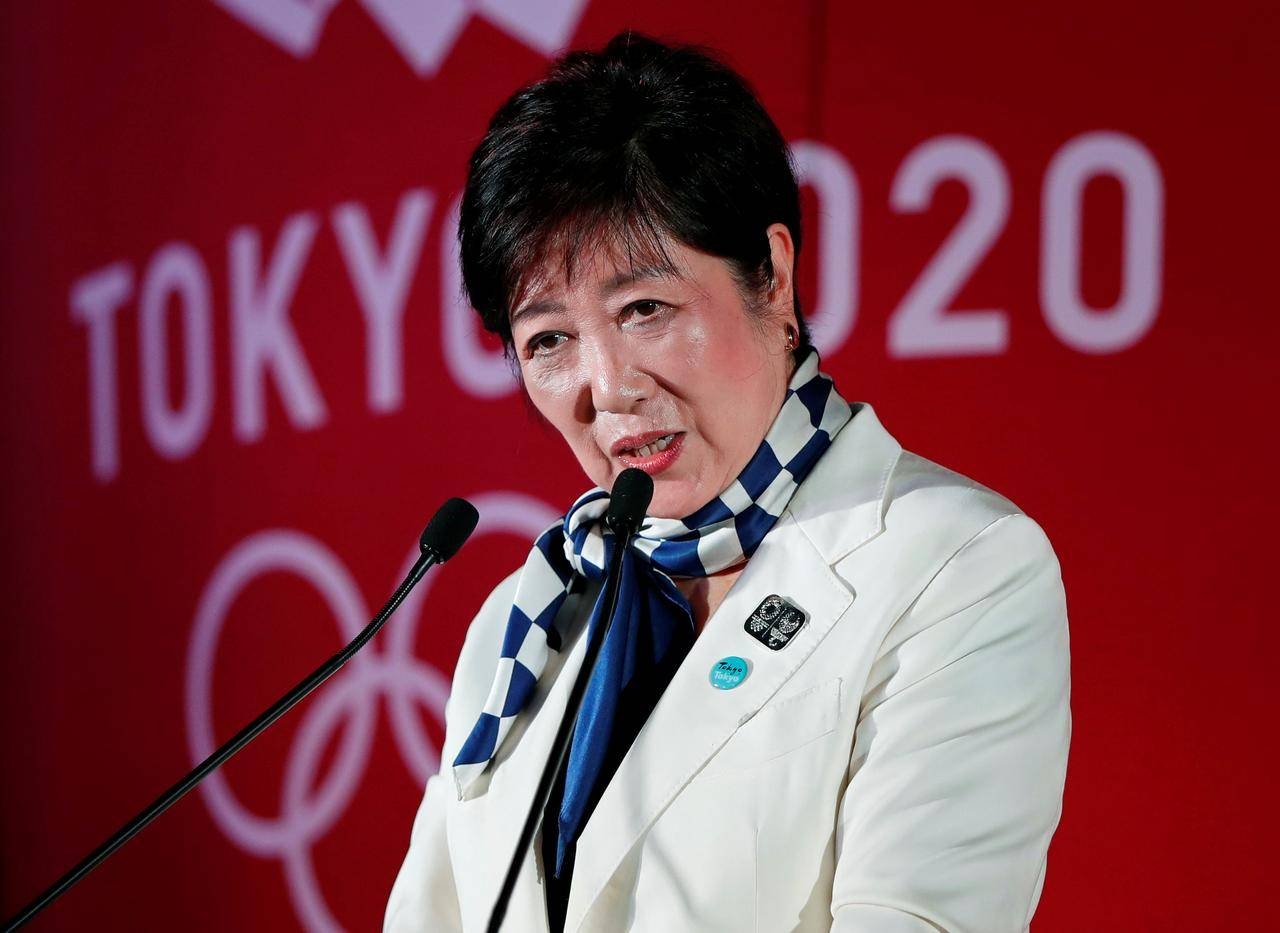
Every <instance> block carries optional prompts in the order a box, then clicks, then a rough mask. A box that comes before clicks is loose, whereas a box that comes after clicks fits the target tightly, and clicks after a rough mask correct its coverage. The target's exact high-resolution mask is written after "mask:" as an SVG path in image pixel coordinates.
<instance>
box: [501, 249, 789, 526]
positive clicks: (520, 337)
mask: <svg viewBox="0 0 1280 933" xmlns="http://www.w3.org/2000/svg"><path fill="white" fill-rule="evenodd" d="M768 234H769V239H770V245H771V250H772V253H773V260H774V283H773V285H772V287H771V291H770V293H769V295H768V296H766V301H767V305H768V307H767V309H765V311H764V313H763V314H760V313H753V312H748V310H747V307H746V304H745V302H744V300H743V297H742V294H741V292H740V290H739V288H738V285H737V283H736V282H735V280H734V278H733V276H732V274H731V272H730V269H729V266H728V265H727V264H726V263H725V261H724V260H722V259H719V258H717V257H714V256H709V255H707V254H705V253H701V252H698V251H697V250H694V249H691V248H689V247H687V246H685V245H683V244H681V243H678V242H676V241H674V240H667V241H665V247H666V250H667V253H668V255H669V256H670V258H671V259H672V264H673V265H674V266H675V268H676V271H675V272H674V273H672V272H669V271H666V270H658V269H652V268H641V267H634V268H633V267H632V265H631V264H630V263H629V262H627V261H626V259H624V258H621V257H618V256H616V255H611V254H610V251H606V250H600V251H598V252H597V254H596V255H594V256H591V257H586V258H585V259H584V261H582V262H579V263H578V264H577V265H576V266H575V269H574V273H575V274H574V277H573V280H572V281H568V282H566V281H565V276H564V274H563V272H562V271H561V270H560V269H559V268H558V267H557V268H554V269H547V270H543V272H544V274H543V275H542V276H541V277H539V278H536V279H535V284H534V285H533V286H531V287H530V288H528V289H527V290H526V292H527V293H525V294H521V295H519V296H518V298H517V301H516V302H515V303H514V310H513V312H512V315H511V325H512V326H511V330H512V337H513V340H514V343H515V349H516V353H517V355H518V357H519V360H520V369H521V372H522V374H523V376H524V384H525V388H526V389H527V391H528V393H529V397H530V399H531V400H532V401H533V404H534V405H535V406H536V407H537V409H538V411H539V412H541V413H542V415H543V416H544V417H545V418H546V419H547V420H548V421H550V422H551V423H552V424H553V425H555V427H556V429H557V430H558V431H559V432H560V434H561V435H562V436H563V437H564V439H565V441H566V442H567V443H568V444H569V447H570V448H571V449H572V450H573V453H574V455H575V456H576V457H577V458H578V462H579V463H580V464H581V465H582V469H583V471H584V472H585V473H586V474H587V476H588V477H590V479H591V481H592V482H594V483H595V484H596V485H598V486H601V487H603V488H604V489H610V488H612V486H613V481H614V480H615V479H616V478H617V476H618V474H619V473H621V472H622V471H623V470H625V469H627V468H628V467H637V468H639V469H641V470H644V471H645V472H646V473H648V474H650V475H651V476H652V477H653V483H654V492H653V502H652V504H651V506H650V508H649V514H650V515H653V516H655V517H659V518H682V517H684V516H686V515H689V514H690V513H692V512H694V511H696V510H697V509H698V508H700V507H701V506H703V505H705V504H706V503H707V502H709V501H711V499H713V498H714V497H715V496H717V495H718V494H719V493H720V492H722V491H723V490H724V489H725V488H726V487H727V486H728V485H729V484H730V483H731V482H732V481H733V480H734V479H735V478H736V477H737V475H738V474H739V473H740V472H741V471H742V469H743V467H745V466H746V464H747V461H748V460H750V459H751V456H752V454H754V453H755V450H756V448H757V447H758V446H759V444H760V441H761V440H762V439H763V438H764V435H765V432H766V431H767V430H768V427H769V425H770V424H771V423H772V421H773V419H774V416H775V415H776V414H777V412H778V409H779V408H780V407H781V405H782V401H783V398H784V397H785V395H786V388H787V382H788V379H789V378H790V372H791V369H790V366H791V354H790V353H789V352H788V350H787V349H786V332H785V330H784V326H785V325H786V324H788V323H790V324H792V326H794V321H795V318H794V316H793V313H792V310H791V304H792V302H791V289H792V284H791V283H792V260H793V258H794V248H793V245H792V241H791V237H790V234H789V233H788V231H787V229H786V227H785V226H783V225H782V224H774V225H773V226H772V227H770V228H769V231H768Z"/></svg>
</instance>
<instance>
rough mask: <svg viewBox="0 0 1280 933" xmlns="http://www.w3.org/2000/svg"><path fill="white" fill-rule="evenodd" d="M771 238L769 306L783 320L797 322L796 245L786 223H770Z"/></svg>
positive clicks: (767, 232)
mask: <svg viewBox="0 0 1280 933" xmlns="http://www.w3.org/2000/svg"><path fill="white" fill-rule="evenodd" d="M765 236H766V237H768V238H769V258H770V262H772V264H773V284H772V286H771V287H770V289H769V307H770V308H771V309H772V310H773V312H774V313H775V314H776V315H777V316H778V319H779V320H781V321H786V322H790V323H791V324H792V325H793V326H795V325H796V324H797V322H796V315H795V301H794V295H795V262H796V245H795V242H794V241H793V240H792V239H791V231H790V230H788V229H787V226H786V224H778V223H775V224H770V225H769V228H768V229H767V230H765Z"/></svg>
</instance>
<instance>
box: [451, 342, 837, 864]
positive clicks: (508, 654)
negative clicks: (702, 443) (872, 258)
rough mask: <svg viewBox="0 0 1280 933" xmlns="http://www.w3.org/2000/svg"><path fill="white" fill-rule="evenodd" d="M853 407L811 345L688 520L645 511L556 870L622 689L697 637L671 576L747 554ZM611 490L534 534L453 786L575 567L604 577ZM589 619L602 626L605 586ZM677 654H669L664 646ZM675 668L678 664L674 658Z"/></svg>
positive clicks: (575, 749)
mask: <svg viewBox="0 0 1280 933" xmlns="http://www.w3.org/2000/svg"><path fill="white" fill-rule="evenodd" d="M851 417H852V412H851V410H850V408H849V404H848V402H846V401H845V400H844V399H843V398H841V397H840V395H839V393H837V392H836V390H835V385H834V384H833V383H832V381H831V378H830V377H829V376H827V375H826V374H825V373H821V372H819V371H818V354H817V352H816V351H813V350H810V352H809V354H808V356H806V357H805V358H804V360H802V361H801V362H800V363H799V365H798V366H797V367H796V371H795V374H794V375H793V376H792V378H791V382H790V384H789V385H788V387H787V396H786V399H785V400H784V401H783V403H782V408H781V409H780V410H779V412H778V415H777V417H776V418H775V419H774V421H773V424H772V425H771V426H770V428H769V431H768V433H767V434H766V435H765V438H764V440H763V441H762V442H761V443H760V447H759V448H758V449H757V450H756V452H755V454H754V455H753V456H752V458H751V460H750V462H749V463H748V464H747V466H746V468H745V469H743V471H742V473H741V474H739V476H738V478H737V479H736V480H734V482H733V483H732V484H731V485H730V486H729V488H728V489H726V490H725V491H724V492H722V493H721V494H720V495H719V496H717V497H716V498H715V499H712V500H711V501H710V502H709V503H707V504H706V505H705V506H703V507H702V508H700V509H699V510H698V511H696V512H694V513H693V514H692V515H689V516H687V517H686V518H684V519H669V518H650V519H646V525H645V527H644V528H643V529H642V530H641V532H640V533H639V534H638V535H637V536H636V537H635V538H634V539H633V541H632V546H631V547H630V548H629V549H628V553H627V554H626V555H625V556H624V558H623V562H622V582H621V586H620V593H619V599H618V610H617V616H616V617H615V618H614V621H613V626H612V627H611V628H610V629H609V634H608V638H607V639H606V640H605V644H604V645H603V646H602V648H601V651H600V658H599V662H598V664H597V667H596V670H595V673H594V674H593V675H592V678H591V682H590V683H589V684H588V686H587V692H586V695H585V697H584V700H583V704H582V709H581V711H580V712H579V714H578V721H577V723H576V726H575V729H574V734H573V744H572V746H571V747H570V750H569V765H568V772H567V774H566V779H565V789H564V798H563V802H562V805H561V808H560V839H559V846H558V852H559V855H558V858H557V869H556V870H557V874H558V873H559V868H560V864H561V863H562V862H563V860H564V855H565V851H566V848H567V846H568V844H569V843H570V842H572V841H574V840H576V839H577V836H578V832H579V830H580V829H581V825H580V824H581V822H582V820H583V814H584V812H585V809H586V806H587V802H588V799H589V798H590V796H591V792H592V788H593V787H594V785H595V782H596V779H597V777H598V776H599V773H600V769H601V767H602V765H603V762H604V758H605V753H606V751H607V749H608V747H609V736H610V734H611V732H612V730H613V724H614V717H615V714H616V712H617V707H618V697H619V695H620V694H621V693H622V691H623V689H624V688H625V687H626V686H627V684H629V683H630V682H631V680H632V677H633V676H634V675H635V674H636V672H637V670H638V669H643V670H649V669H651V668H653V667H656V666H657V665H659V664H662V663H664V662H668V661H673V660H674V661H675V663H678V659H679V658H683V657H684V655H685V654H687V653H688V651H689V648H690V646H691V645H692V644H693V637H694V626H693V613H692V610H691V608H690V606H689V602H688V600H686V599H685V597H684V595H683V594H682V593H681V592H680V591H679V589H677V588H676V585H675V583H674V582H672V578H673V577H703V576H708V575H709V574H713V573H716V572H718V571H720V570H724V569H726V568H728V567H733V566H734V565H736V564H739V563H741V562H742V561H743V560H746V559H747V558H749V557H750V556H751V555H752V554H753V553H755V550H756V548H757V547H759V546H760V542H761V541H762V540H764V536H765V535H766V534H768V532H769V529H770V528H772V527H773V524H774V522H776V521H777V520H778V517H779V516H780V515H781V514H782V510H783V509H785V508H786V506H787V503H788V502H790V501H791V497H792V495H793V494H794V493H795V491H796V488H797V487H798V486H799V485H800V483H801V482H803V481H804V478H805V476H807V475H808V473H809V471H810V470H811V469H812V468H813V465H814V464H815V463H817V462H818V459H819V458H820V457H821V456H822V454H823V453H824V452H825V451H826V449H827V448H828V447H829V446H830V445H831V439H832V438H833V437H835V435H836V433H837V432H839V430H840V429H841V428H843V427H844V426H845V424H847V423H848V421H849V419H850V418H851ZM608 505H609V494H608V492H606V491H605V490H603V489H599V488H596V489H592V490H591V491H590V492H588V493H586V494H585V495H583V496H582V497H581V498H579V499H578V501H577V502H575V503H574V504H573V507H572V508H570V509H569V511H568V513H567V514H566V515H565V516H564V519H563V520H562V521H560V522H557V523H556V524H555V525H552V526H551V527H550V528H548V529H547V530H546V531H544V532H543V533H542V535H541V536H539V538H538V540H537V542H535V544H534V546H533V550H532V551H530V552H529V557H528V560H526V561H525V565H524V570H523V571H522V572H521V574H520V579H519V581H518V582H517V583H516V592H515V599H514V602H513V605H512V607H511V615H510V617H509V619H508V620H507V631H506V637H505V638H504V640H503V643H502V655H501V658H500V660H499V661H498V670H497V675H496V677H495V678H494V682H493V686H492V688H491V689H490V691H489V698H488V700H487V701H486V702H485V705H484V710H483V712H481V714H480V719H479V721H478V722H476V724H475V726H474V727H473V728H472V730H471V734H470V735H469V736H468V737H467V740H466V742H465V743H463V746H462V749H461V751H459V752H458V756H457V758H456V759H454V762H453V773H454V779H455V781H456V782H457V785H458V790H459V792H460V793H461V792H465V790H466V788H467V787H468V786H469V785H470V784H471V782H472V781H473V780H475V778H476V777H477V776H478V775H479V774H480V773H481V772H482V771H484V769H485V768H486V767H488V764H489V762H490V761H491V760H493V757H494V755H495V754H496V753H497V750H498V748H499V746H501V745H502V740H503V739H504V738H506V735H507V733H508V732H509V731H510V729H511V724H512V723H513V722H514V721H515V718H516V716H518V715H519V714H520V711H521V710H522V709H524V707H525V704H526V703H528V701H529V698H530V696H532V695H533V690H534V686H535V684H536V683H537V680H538V677H539V676H540V675H541V674H542V670H543V668H544V667H545V666H546V662H547V657H548V653H549V652H550V651H551V650H552V648H553V646H554V647H556V648H558V646H559V636H558V635H555V634H553V624H554V622H555V618H556V613H557V612H558V611H559V610H560V607H561V605H562V604H563V603H564V600H565V597H566V596H567V595H568V589H569V584H570V581H571V580H572V578H573V575H574V573H575V572H577V573H578V574H581V575H582V576H584V577H586V578H587V579H589V580H602V579H603V578H604V576H605V573H606V568H607V567H608V566H609V557H610V555H611V553H612V550H613V547H614V542H615V540H616V539H615V538H614V535H613V533H612V531H610V530H609V529H607V528H606V527H605V525H604V522H603V521H602V519H603V518H604V515H605V512H606V511H607V510H608ZM600 594H601V598H600V599H598V600H597V602H596V605H595V607H594V609H593V610H592V613H591V618H590V620H589V621H588V623H587V631H588V633H589V635H590V633H593V632H595V630H596V626H597V625H599V624H600V623H601V619H600V618H599V616H600V614H601V612H602V609H601V603H602V602H603V595H604V587H601V589H600ZM673 651H676V652H679V655H678V656H677V657H676V658H673V657H671V656H670V655H671V652H673ZM672 668H673V669H674V664H673V665H672Z"/></svg>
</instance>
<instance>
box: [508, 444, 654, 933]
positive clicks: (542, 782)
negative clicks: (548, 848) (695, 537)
mask: <svg viewBox="0 0 1280 933" xmlns="http://www.w3.org/2000/svg"><path fill="white" fill-rule="evenodd" d="M652 499H653V478H652V477H651V476H649V474H648V473H646V472H644V471H643V470H637V469H634V468H632V469H627V470H623V471H622V472H621V473H619V474H618V478H617V479H616V480H614V481H613V489H612V490H611V491H610V493H609V510H608V512H607V513H605V519H604V521H605V525H606V526H608V528H609V529H610V530H611V531H613V533H614V534H615V535H616V536H617V541H615V542H614V547H613V550H612V552H611V553H610V555H609V567H608V573H607V576H606V577H605V592H604V606H603V613H602V615H601V616H600V619H601V621H600V624H599V625H597V626H596V631H594V632H592V633H591V635H590V639H589V641H588V642H587V653H586V655H585V656H584V657H583V659H582V667H581V668H579V670H578V676H577V678H575V679H574V681H573V688H572V689H571V690H570V691H569V699H568V701H567V702H566V704H565V709H564V716H563V717H562V718H561V720H560V727H559V729H558V730H557V731H556V737H555V740H554V741H553V742H552V743H551V752H550V754H549V755H548V756H547V763H546V765H545V766H544V767H543V769H542V776H541V777H540V778H539V779H538V787H537V789H536V790H535V791H534V794H533V802H532V803H530V804H529V812H528V814H526V816H525V819H524V825H523V826H522V827H521V829H520V836H519V838H518V839H517V840H516V849H515V852H514V853H512V855H511V862H510V864H509V865H508V866H507V874H506V877H505V878H504V879H503V881H502V888H501V889H500V890H499V891H498V898H497V900H496V901H495V902H494V905H493V911H492V913H490V914H489V926H488V933H498V931H499V930H501V929H502V920H503V918H504V917H505V916H506V914H507V905H508V904H509V903H510V902H511V894H512V892H513V891H514V890H515V887H516V877H517V876H518V875H519V873H520V864H521V863H522V862H523V861H524V856H525V853H526V852H528V851H529V845H530V844H531V843H532V842H533V836H534V833H536V832H537V830H538V823H539V821H540V820H541V819H542V813H543V811H544V810H545V809H546V806H547V800H548V798H549V797H550V796H551V787H552V785H553V784H554V783H555V780H556V775H557V774H559V773H560V770H561V769H562V768H563V767H564V763H565V759H566V758H567V757H568V755H569V746H570V745H571V744H572V742H573V730H574V726H575V725H576V724H577V721H578V711H579V710H580V709H581V708H582V700H583V697H585V696H586V693H587V684H588V683H590V682H591V675H592V673H593V672H594V671H595V669H596V662H597V661H598V660H599V659H600V649H601V648H602V647H603V646H604V641H605V638H606V637H607V636H608V634H609V629H610V627H612V625H613V617H614V616H615V615H616V614H617V610H618V592H619V589H620V588H621V586H622V561H623V558H624V557H625V556H626V552H627V548H629V547H630V546H631V539H632V538H633V537H635V534H636V532H637V531H639V529H640V525H641V523H642V522H643V521H644V516H645V513H646V512H647V511H648V509H649V502H650V500H652Z"/></svg>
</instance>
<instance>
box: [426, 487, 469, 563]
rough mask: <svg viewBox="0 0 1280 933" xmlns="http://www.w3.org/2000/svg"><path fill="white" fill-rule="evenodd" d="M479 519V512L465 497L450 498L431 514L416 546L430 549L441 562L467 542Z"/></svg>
mask: <svg viewBox="0 0 1280 933" xmlns="http://www.w3.org/2000/svg"><path fill="white" fill-rule="evenodd" d="M479 520H480V513H479V512H477V511H476V507H475V506H474V505H472V504H471V503H470V502H468V501H467V500H466V499H457V498H454V499H450V500H449V501H448V502H446V503H445V504H444V505H442V506H440V509H439V510H438V511H437V512H436V514H435V515H433V516H431V521H429V522H427V527H426V528H425V529H424V530H423V532H422V537H421V539H419V541H418V546H419V547H421V548H422V550H424V551H430V552H431V553H432V554H434V555H435V558H436V560H437V561H439V562H440V563H442V564H443V563H444V562H445V561H447V560H448V559H449V558H451V557H452V556H453V555H454V554H457V553H458V551H459V550H460V549H461V548H462V545H464V544H466V543H467V538H469V537H471V532H473V531H475V530H476V522H478V521H479Z"/></svg>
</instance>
